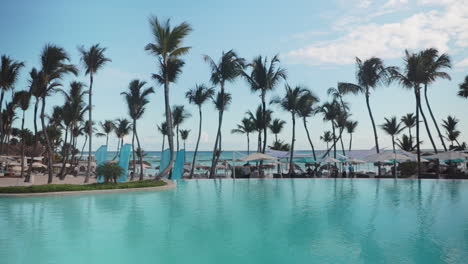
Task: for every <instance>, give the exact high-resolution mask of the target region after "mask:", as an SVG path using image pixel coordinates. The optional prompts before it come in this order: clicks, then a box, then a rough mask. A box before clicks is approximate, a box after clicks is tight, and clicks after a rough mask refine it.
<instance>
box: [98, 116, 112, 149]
mask: <svg viewBox="0 0 468 264" xmlns="http://www.w3.org/2000/svg"><path fill="white" fill-rule="evenodd" d="M99 125H100V126H101V129H102V132H100V133H97V134H96V136H98V137H100V136H102V137H103V136H105V137H106V146H109V134H110V133H112V131H114V129H115V124H114V121H112V120H105V121H104V123H103V122H100V123H99Z"/></svg>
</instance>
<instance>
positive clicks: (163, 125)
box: [158, 121, 168, 153]
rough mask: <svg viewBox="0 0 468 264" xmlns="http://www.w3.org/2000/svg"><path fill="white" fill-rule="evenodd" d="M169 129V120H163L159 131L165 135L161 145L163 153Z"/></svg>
mask: <svg viewBox="0 0 468 264" xmlns="http://www.w3.org/2000/svg"><path fill="white" fill-rule="evenodd" d="M167 130H168V128H167V122H166V121H164V122H162V123H161V125H158V131H159V133H161V135H162V136H163V142H162V146H161V153H163V151H164V143H165V142H166V137H167V135H168V132H167Z"/></svg>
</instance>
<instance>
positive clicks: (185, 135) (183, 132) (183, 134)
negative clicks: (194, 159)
mask: <svg viewBox="0 0 468 264" xmlns="http://www.w3.org/2000/svg"><path fill="white" fill-rule="evenodd" d="M179 132H180V138H181V139H182V141H183V142H184V150H185V142H186V141H187V138H188V136H189V134H190V129H181V130H180V131H179Z"/></svg>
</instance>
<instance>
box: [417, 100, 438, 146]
mask: <svg viewBox="0 0 468 264" xmlns="http://www.w3.org/2000/svg"><path fill="white" fill-rule="evenodd" d="M418 96H419V111H421V116H422V118H423V121H424V126H425V127H426V132H427V135H428V136H429V140H430V141H431V144H432V148H433V149H434V152H435V153H437V147H436V145H435V143H434V139H433V138H432V133H431V129H430V128H429V124H428V123H427V119H426V115H425V114H424V112H423V109H422V104H421V92H419V95H418Z"/></svg>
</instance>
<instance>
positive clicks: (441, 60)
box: [421, 48, 452, 151]
mask: <svg viewBox="0 0 468 264" xmlns="http://www.w3.org/2000/svg"><path fill="white" fill-rule="evenodd" d="M421 57H422V59H423V67H424V73H425V74H424V81H423V84H424V98H425V99H426V105H427V109H428V110H429V114H430V115H431V118H432V121H433V122H434V126H435V127H436V130H437V133H438V134H439V138H440V142H441V143H442V146H443V147H444V150H445V151H447V147H446V146H445V142H444V137H443V136H442V133H441V132H440V129H439V126H438V125H437V121H436V119H435V117H434V114H433V113H432V109H431V105H430V104H429V99H428V97H427V87H428V86H429V85H430V84H432V83H433V82H435V81H436V79H437V78H442V79H448V80H451V78H450V75H449V74H448V73H446V72H443V71H442V69H443V68H451V67H452V65H451V61H450V57H449V56H448V55H447V54H445V53H443V54H441V55H439V51H438V50H437V49H434V48H430V49H426V50H423V51H421Z"/></svg>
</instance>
